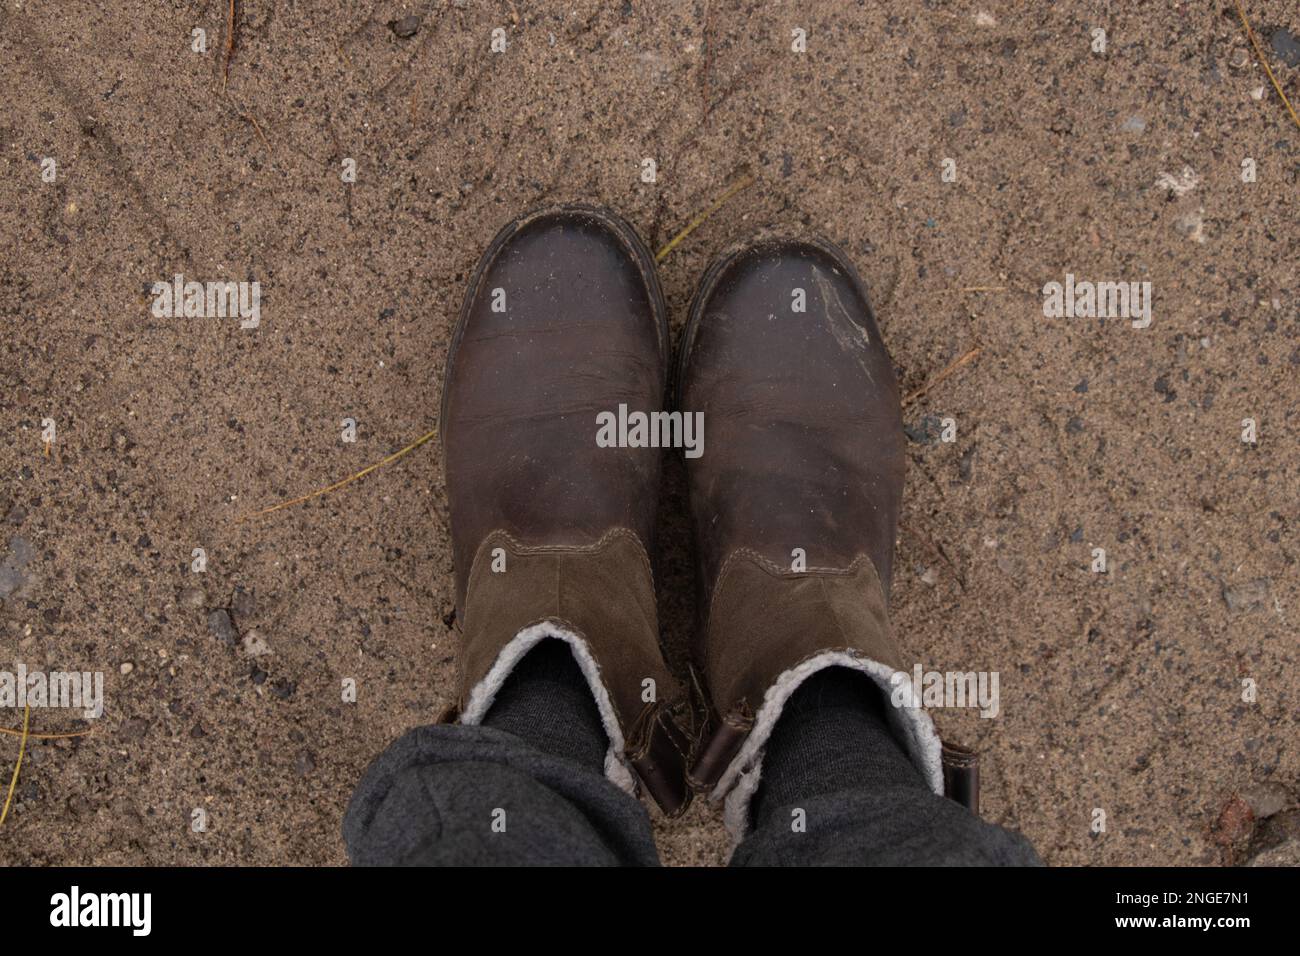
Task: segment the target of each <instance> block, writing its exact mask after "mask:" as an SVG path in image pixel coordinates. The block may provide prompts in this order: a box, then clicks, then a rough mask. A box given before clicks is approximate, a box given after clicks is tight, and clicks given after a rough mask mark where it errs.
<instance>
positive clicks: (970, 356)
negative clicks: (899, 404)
mask: <svg viewBox="0 0 1300 956" xmlns="http://www.w3.org/2000/svg"><path fill="white" fill-rule="evenodd" d="M982 351H984V350H983V349H982V348H981V347H980V346H978V345H977V346H975V348H973V349H971V350H970V351H969V352H967V353H966V354H965V355H963V356H962V357H961V358H959V359H957V361H955V362H953V363H952V364H951V365H949V366H948V367H947V368H945V369H944V370H943V371H942V372H940V373H939V374H938V375H936V376H935V377H934V378H932V379H930V381H928V382H926V383H925V384H924V385H922V386H921V387H920V388H918V389H917V390H916V391H915V392H913V393H912V394H911V395H908V396H907V398H905V399H903V407H904V408H906V407H907V406H908V405H911V404H912V403H913V402H914V401H916V400H917V399H918V398H920V397H921V396H922V395H924V394H925V393H926V392H928V391H930V389H932V388H934V387H935V386H936V385H938V384H939V383H940V382H942V381H943V380H944V379H946V378H947V377H948V376H950V375H951V374H952V373H953V372H955V371H957V369H959V368H961V367H962V366H963V365H965V364H966V363H968V362H973V361H975V359H976V358H977V357H978V356H979V354H980V352H982Z"/></svg>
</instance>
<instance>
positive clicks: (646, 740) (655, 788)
mask: <svg viewBox="0 0 1300 956" xmlns="http://www.w3.org/2000/svg"><path fill="white" fill-rule="evenodd" d="M633 740H634V745H633V746H631V747H629V748H628V749H627V751H625V752H626V754H627V758H628V761H629V762H630V763H631V764H632V767H633V769H635V770H636V774H637V776H638V777H639V778H640V779H641V785H642V786H643V787H645V790H646V792H647V793H648V794H650V796H651V797H653V798H654V801H655V803H657V804H659V808H660V809H661V810H663V812H664V813H665V814H667V815H668V816H669V817H676V816H679V815H681V814H682V813H685V812H686V808H687V807H688V806H690V804H691V796H692V793H691V790H690V788H689V787H688V786H687V783H686V765H687V763H688V761H689V759H690V749H691V741H690V738H689V737H688V736H687V735H686V734H685V733H683V732H682V729H681V728H680V727H679V726H678V725H677V722H676V721H675V720H674V719H673V716H672V714H671V712H670V711H669V708H667V707H663V706H658V705H655V706H651V707H647V708H646V710H645V711H643V712H642V714H641V717H640V718H639V719H638V720H637V723H636V726H635V728H634V730H633Z"/></svg>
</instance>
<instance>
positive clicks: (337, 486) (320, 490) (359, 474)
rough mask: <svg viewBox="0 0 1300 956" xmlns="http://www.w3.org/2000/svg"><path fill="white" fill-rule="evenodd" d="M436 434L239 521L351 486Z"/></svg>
mask: <svg viewBox="0 0 1300 956" xmlns="http://www.w3.org/2000/svg"><path fill="white" fill-rule="evenodd" d="M436 434H438V429H436V428H435V429H433V430H432V431H428V432H425V433H424V434H423V435H421V436H420V437H419V438H417V439H416V440H415V441H413V442H411V443H410V444H409V445H407V446H406V447H405V448H402V449H400V450H398V451H395V452H393V453H392V454H391V455H389V456H388V457H387V458H385V459H383V460H382V461H377V462H375V463H374V464H373V465H370V466H368V467H366V468H362V469H361V470H360V471H358V472H357V473H356V474H354V475H348V477H346V478H344V479H343V480H342V481H336V482H334V484H332V485H326V486H325V487H324V488H318V489H317V490H316V491H313V492H310V493H309V494H305V495H300V496H299V497H297V498H290V499H289V500H288V501H282V502H280V503H279V504H278V505H271V507H269V508H263V509H262V510H261V511H254V512H253V513H252V514H250V515H245V516H244V517H243V518H240V519H239V520H240V521H248V520H250V519H252V518H260V517H262V516H263V515H269V514H271V513H272V512H273V511H280V510H281V509H283V508H289V507H292V506H293V505H299V504H302V503H303V502H304V501H311V499H313V498H319V497H321V496H322V495H327V494H329V493H330V492H331V491H337V490H338V489H340V488H342V487H343V486H344V485H350V484H352V482H354V481H357V480H358V479H361V478H364V477H365V476H366V475H368V474H370V473H371V472H372V471H376V470H377V469H380V468H383V467H384V465H387V464H390V463H392V462H394V461H397V459H399V458H401V457H402V456H403V455H406V454H409V453H410V452H413V451H415V449H417V448H419V447H420V446H421V445H423V444H424V443H425V442H427V441H429V440H430V439H431V438H433V436H434V435H436Z"/></svg>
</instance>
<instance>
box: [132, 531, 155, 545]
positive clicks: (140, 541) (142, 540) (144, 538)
mask: <svg viewBox="0 0 1300 956" xmlns="http://www.w3.org/2000/svg"><path fill="white" fill-rule="evenodd" d="M135 546H136V547H137V548H150V547H153V541H151V540H150V538H149V536H148V535H147V534H142V535H140V537H138V538H136V539H135Z"/></svg>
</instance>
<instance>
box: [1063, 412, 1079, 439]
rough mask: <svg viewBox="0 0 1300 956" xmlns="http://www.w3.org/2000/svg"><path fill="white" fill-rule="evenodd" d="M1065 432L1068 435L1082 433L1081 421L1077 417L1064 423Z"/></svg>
mask: <svg viewBox="0 0 1300 956" xmlns="http://www.w3.org/2000/svg"><path fill="white" fill-rule="evenodd" d="M1065 431H1066V434H1068V435H1077V434H1079V432H1081V431H1083V419H1082V418H1079V417H1077V416H1076V417H1074V418H1071V419H1070V420H1069V421H1068V422H1066V423H1065Z"/></svg>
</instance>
